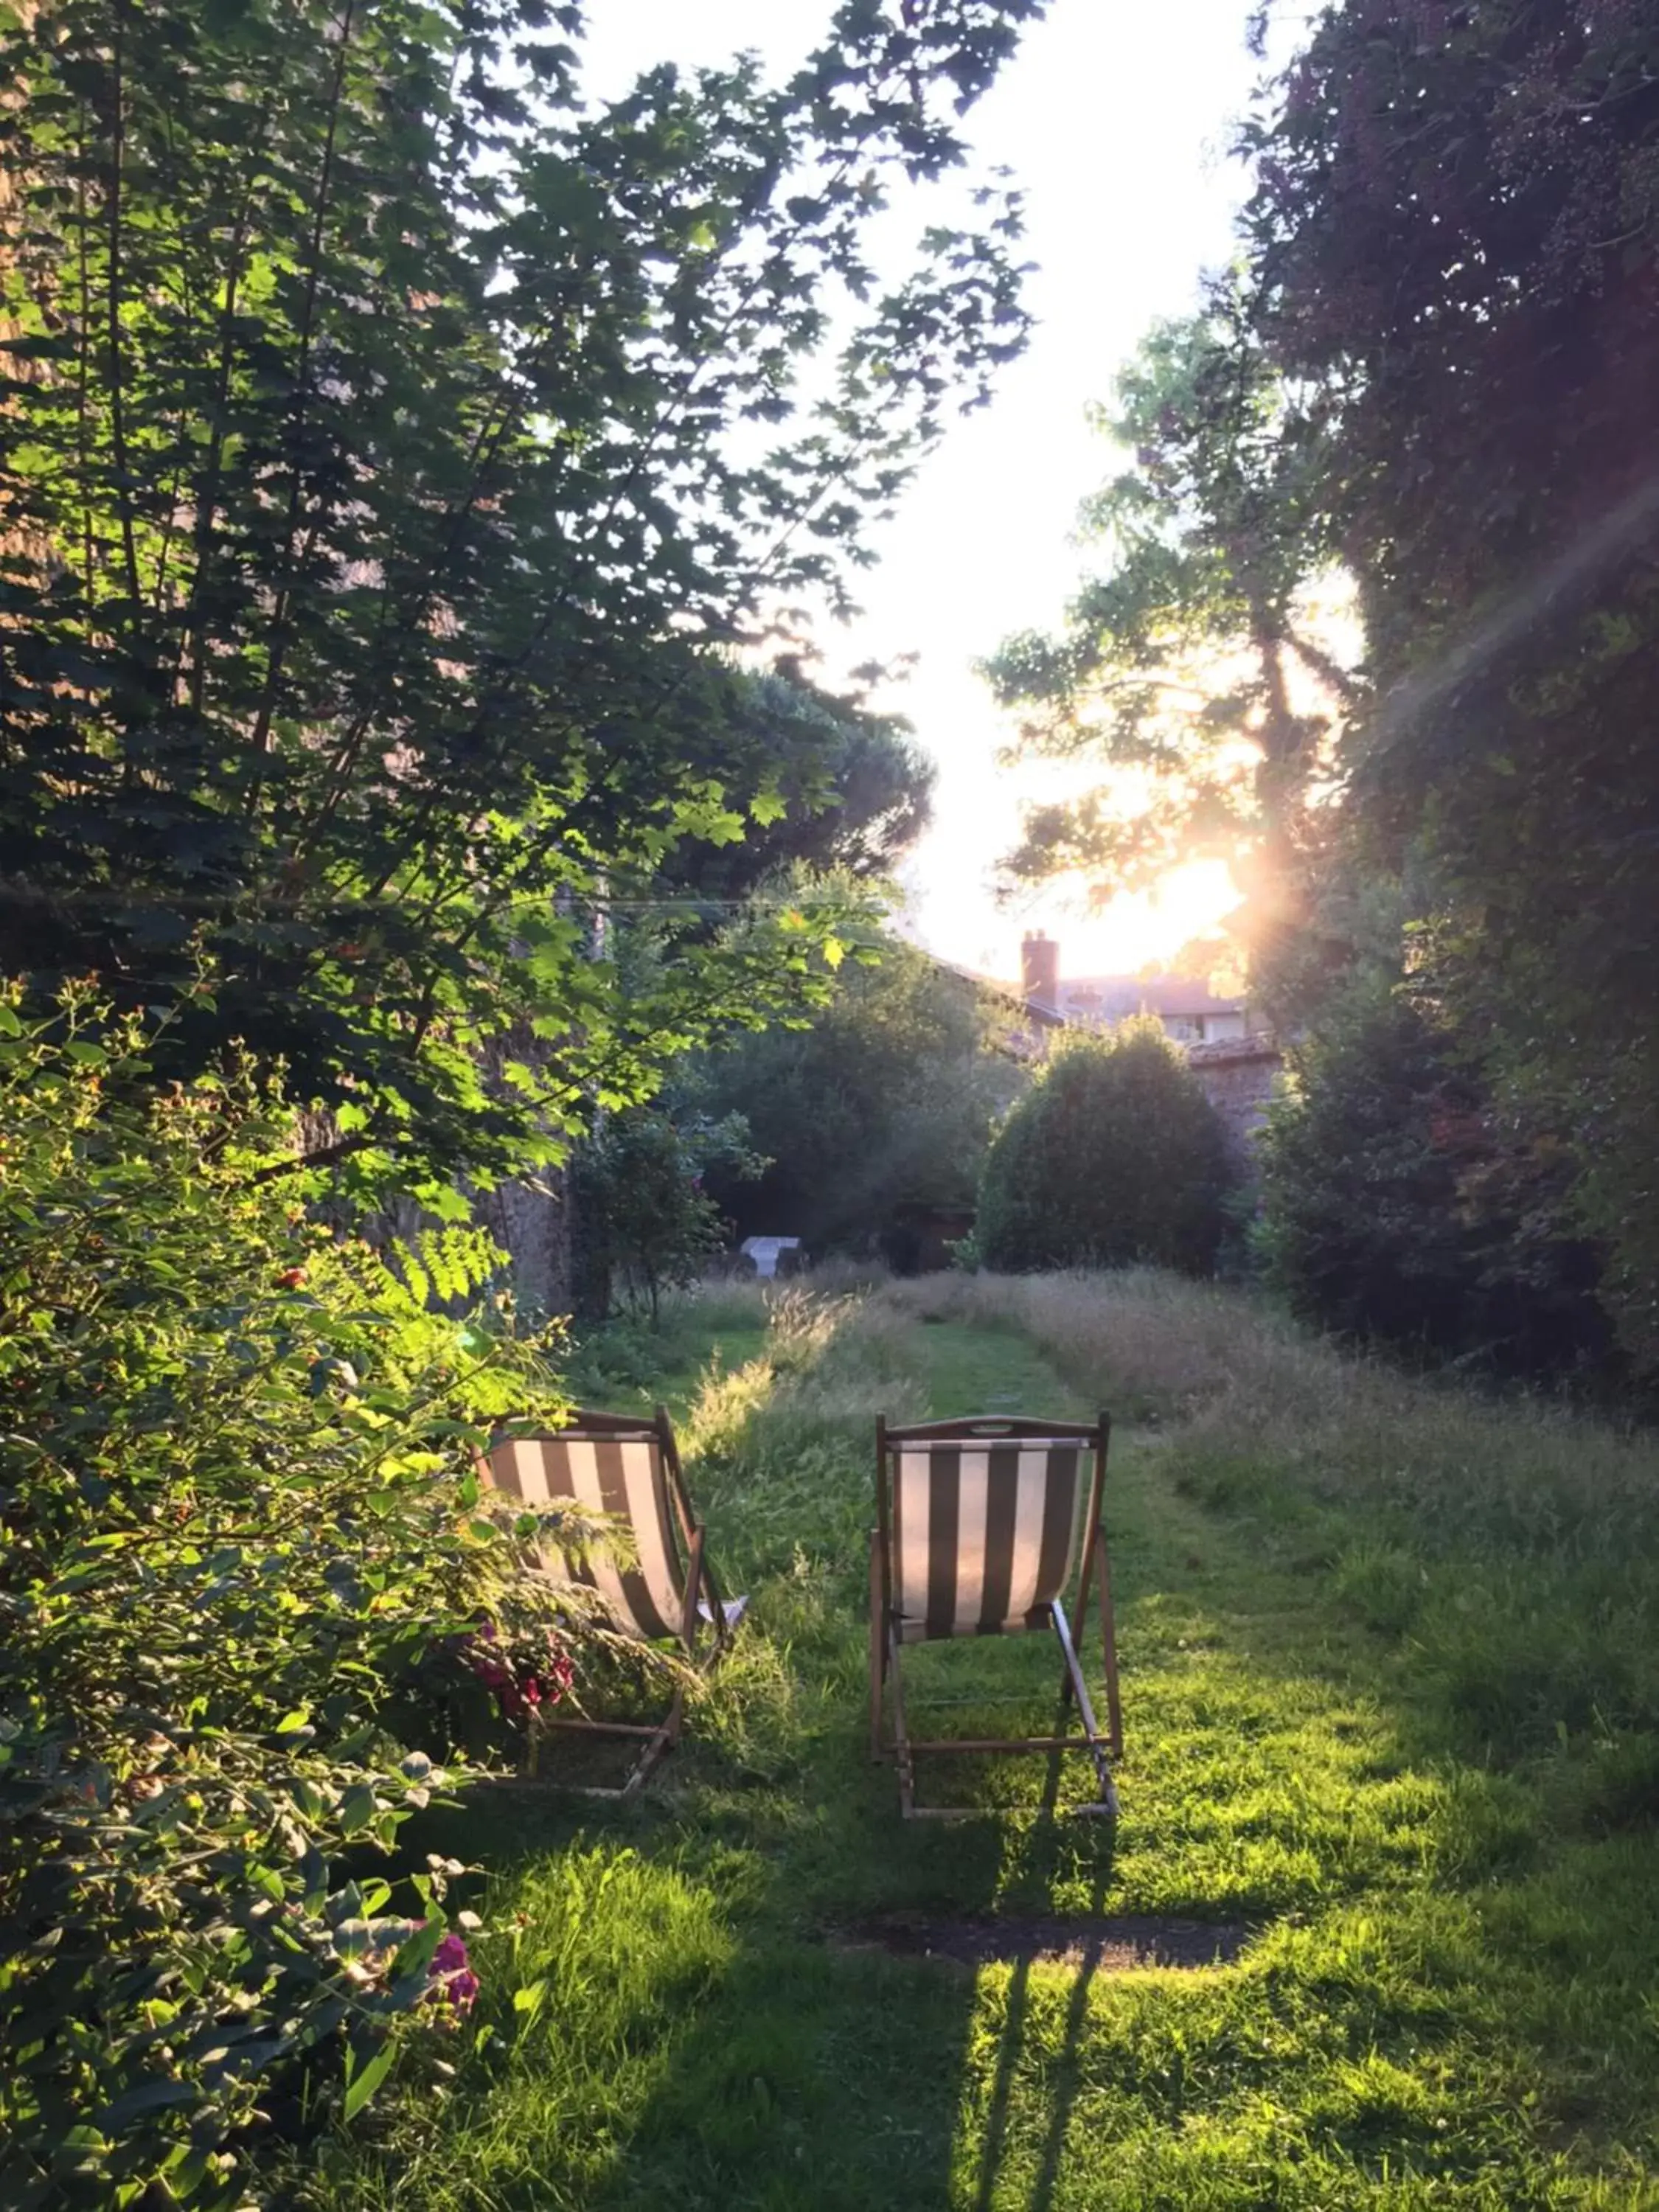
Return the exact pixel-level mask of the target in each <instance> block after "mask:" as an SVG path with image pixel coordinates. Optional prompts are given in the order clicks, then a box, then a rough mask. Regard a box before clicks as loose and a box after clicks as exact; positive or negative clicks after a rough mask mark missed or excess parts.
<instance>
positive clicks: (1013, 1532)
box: [893, 1437, 1085, 1644]
mask: <svg viewBox="0 0 1659 2212" xmlns="http://www.w3.org/2000/svg"><path fill="white" fill-rule="evenodd" d="M1084 1459H1085V1451H1084V1448H1083V1447H1082V1446H1080V1445H1079V1443H1076V1442H1075V1441H1074V1440H1062V1439H1060V1438H1057V1437H1056V1438H1044V1437H1022V1438H1020V1439H1019V1440H1018V1442H1014V1441H1012V1440H1010V1441H1009V1442H1008V1443H984V1444H980V1443H943V1442H940V1443H903V1444H901V1445H899V1446H898V1447H897V1448H896V1449H895V1451H894V1454H893V1460H894V1468H893V1608H894V1612H895V1613H896V1615H897V1624H898V1631H899V1635H900V1637H901V1638H902V1641H903V1642H905V1643H907V1644H923V1643H931V1642H933V1641H934V1640H935V1639H936V1638H940V1637H949V1636H1002V1635H1006V1634H1007V1633H1009V1632H1010V1631H1017V1630H1019V1629H1024V1628H1038V1627H1042V1626H1046V1625H1047V1623H1048V1618H1049V1613H1048V1608H1049V1607H1051V1606H1052V1605H1053V1604H1054V1601H1055V1600H1056V1599H1057V1598H1059V1597H1060V1594H1061V1592H1062V1591H1063V1590H1064V1589H1065V1588H1066V1583H1067V1582H1068V1581H1069V1579H1070V1577H1071V1575H1072V1571H1073V1567H1074V1565H1075V1564H1076V1553H1077V1529H1078V1522H1079V1514H1078V1487H1079V1482H1080V1480H1081V1479H1082V1474H1083V1466H1084Z"/></svg>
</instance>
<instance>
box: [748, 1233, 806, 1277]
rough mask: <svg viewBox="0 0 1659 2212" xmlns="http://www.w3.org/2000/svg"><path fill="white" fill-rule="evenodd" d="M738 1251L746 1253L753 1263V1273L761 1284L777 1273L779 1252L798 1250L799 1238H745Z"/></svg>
mask: <svg viewBox="0 0 1659 2212" xmlns="http://www.w3.org/2000/svg"><path fill="white" fill-rule="evenodd" d="M738 1249H740V1250H742V1251H744V1252H746V1253H747V1254H748V1255H749V1257H750V1259H751V1260H752V1261H754V1263H755V1273H757V1275H758V1276H759V1277H760V1279H761V1280H762V1281H763V1282H770V1281H771V1279H773V1277H774V1276H775V1274H776V1273H777V1272H778V1255H779V1253H780V1252H794V1251H798V1250H799V1249H800V1239H799V1237H744V1240H743V1243H742V1244H741V1246H740V1247H739V1248H738Z"/></svg>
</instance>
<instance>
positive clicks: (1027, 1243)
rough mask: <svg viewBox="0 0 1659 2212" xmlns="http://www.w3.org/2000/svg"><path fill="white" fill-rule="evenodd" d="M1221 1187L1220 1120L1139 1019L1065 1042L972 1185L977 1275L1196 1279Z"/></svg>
mask: <svg viewBox="0 0 1659 2212" xmlns="http://www.w3.org/2000/svg"><path fill="white" fill-rule="evenodd" d="M1226 1184H1227V1160H1226V1150H1225V1143H1224V1139H1223V1135H1222V1129H1221V1124H1220V1121H1219V1120H1218V1117H1217V1115H1216V1113H1215V1110H1214V1109H1213V1108H1212V1106H1211V1104H1210V1102H1209V1100H1208V1099H1207V1098H1206V1097H1205V1096H1204V1093H1203V1091H1202V1090H1201V1089H1200V1086H1199V1084H1198V1081H1197V1079H1196V1078H1195V1077H1194V1075H1193V1073H1192V1071H1191V1069H1190V1068H1189V1067H1188V1065H1187V1062H1186V1060H1184V1058H1183V1057H1182V1054H1180V1053H1179V1052H1178V1051H1177V1050H1176V1048H1175V1047H1174V1046H1173V1045H1172V1044H1170V1042H1169V1040H1168V1039H1167V1038H1166V1037H1165V1036H1164V1032H1163V1030H1162V1029H1161V1028H1160V1027H1159V1025H1158V1023H1157V1022H1156V1021H1153V1020H1152V1019H1150V1018H1147V1019H1145V1020H1137V1021H1133V1022H1126V1023H1124V1024H1122V1025H1121V1027H1120V1028H1119V1029H1116V1030H1113V1031H1112V1032H1111V1033H1110V1034H1109V1035H1108V1036H1086V1035H1079V1036H1074V1037H1068V1038H1066V1039H1065V1040H1064V1041H1063V1042H1061V1043H1060V1044H1059V1045H1058V1046H1057V1047H1056V1048H1055V1049H1054V1052H1053V1053H1052V1054H1050V1057H1049V1059H1048V1063H1047V1065H1046V1066H1044V1068H1043V1069H1042V1073H1041V1074H1040V1075H1039V1077H1038V1079H1037V1081H1036V1085H1034V1086H1033V1088H1032V1090H1031V1091H1030V1093H1029V1094H1028V1096H1027V1097H1024V1098H1023V1099H1022V1100H1021V1101H1020V1103H1019V1104H1018V1105H1017V1106H1016V1107H1015V1108H1014V1110H1013V1112H1012V1114H1010V1115H1009V1116H1008V1118H1007V1120H1006V1121H1005V1122H1004V1123H1003V1125H1002V1127H1001V1129H1000V1132H999V1133H998V1135H997V1137H996V1139H995V1142H994V1144H993V1146H992V1148H991V1152H990V1157H989V1158H988V1159H987V1162H986V1166H985V1174H984V1177H983V1180H982V1181H981V1185H980V1196H979V1219H978V1224H977V1226H976V1229H975V1243H977V1246H978V1249H979V1254H980V1257H981V1260H982V1261H983V1262H984V1264H985V1265H986V1266H987V1267H999V1268H1006V1269H1008V1270H1011V1271H1013V1272H1016V1273H1026V1272H1030V1271H1034V1270H1036V1269H1039V1268H1044V1267H1129V1266H1133V1265H1134V1264H1136V1263H1137V1262H1146V1263H1149V1264H1152V1265H1156V1266H1159V1267H1178V1268H1180V1269H1182V1271H1183V1272H1185V1273H1189V1274H1203V1273H1206V1272H1207V1271H1208V1270H1209V1269H1210V1268H1211V1267H1212V1266H1213V1264H1214V1261H1215V1255H1216V1248H1217V1246H1218V1243H1220V1241H1221V1232H1222V1227H1223V1215H1222V1206H1221V1201H1222V1197H1223V1194H1224V1193H1225V1188H1226Z"/></svg>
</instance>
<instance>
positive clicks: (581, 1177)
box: [575, 1106, 765, 1326]
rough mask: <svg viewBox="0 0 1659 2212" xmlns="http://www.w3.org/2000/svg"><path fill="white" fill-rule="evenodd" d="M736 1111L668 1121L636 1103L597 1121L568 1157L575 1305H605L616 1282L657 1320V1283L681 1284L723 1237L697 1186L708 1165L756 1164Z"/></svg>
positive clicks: (721, 1224) (739, 1174)
mask: <svg viewBox="0 0 1659 2212" xmlns="http://www.w3.org/2000/svg"><path fill="white" fill-rule="evenodd" d="M748 1139H749V1131H748V1127H747V1126H746V1124H745V1123H744V1120H743V1117H742V1115H737V1114H732V1115H726V1118H725V1119H724V1120H723V1121H708V1120H706V1119H703V1118H701V1117H698V1116H695V1115H688V1116H685V1117H684V1118H682V1119H681V1120H678V1121H677V1120H676V1119H675V1118H674V1117H673V1116H672V1115H669V1114H666V1113H665V1112H663V1111H662V1109H660V1108H659V1107H654V1106H635V1107H632V1108H629V1109H627V1110H626V1111H624V1112H623V1113H619V1114H616V1115H612V1116H611V1118H610V1119H609V1120H608V1121H605V1122H602V1123H601V1124H600V1126H599V1128H598V1129H596V1130H595V1131H594V1133H593V1134H592V1136H591V1137H590V1138H589V1139H587V1141H586V1143H585V1144H584V1145H583V1146H582V1148H581V1150H580V1153H579V1154H578V1156H577V1160H576V1172H575V1189H576V1202H577V1218H578V1221H579V1223H580V1231H581V1246H582V1251H581V1258H582V1273H583V1276H584V1279H585V1281H584V1290H583V1298H582V1303H583V1304H584V1305H585V1306H586V1308H588V1309H589V1310H592V1311H593V1312H596V1313H599V1314H601V1315H603V1314H605V1313H606V1312H608V1311H609V1310H610V1306H611V1298H612V1296H613V1294H614V1293H615V1292H616V1291H618V1290H620V1291H621V1292H622V1294H623V1297H624V1299H625V1300H626V1301H627V1304H628V1305H629V1308H630V1309H632V1310H639V1309H641V1307H643V1308H644V1309H645V1310H648V1312H649V1314H650V1316H651V1320H652V1322H653V1326H654V1324H655V1323H656V1322H657V1320H658V1318H659V1311H660V1308H661V1301H662V1294H663V1292H664V1291H665V1290H684V1289H686V1288H688V1287H689V1286H690V1285H691V1284H692V1283H695V1282H696V1279H697V1278H698V1276H699V1275H700V1274H701V1273H702V1269H703V1268H704V1267H706V1266H707V1264H708V1261H710V1260H711V1259H712V1258H713V1257H714V1254H715V1253H716V1252H718V1251H719V1250H720V1247H721V1246H722V1245H723V1244H724V1243H725V1242H726V1221H725V1217H724V1215H723V1214H722V1213H721V1212H720V1207H719V1206H717V1205H716V1204H715V1202H714V1200H713V1199H712V1198H711V1197H710V1196H709V1195H708V1192H707V1191H705V1189H704V1188H703V1177H704V1176H705V1175H706V1174H707V1173H708V1171H709V1170H710V1169H712V1168H715V1167H719V1168H720V1169H722V1170H724V1171H725V1173H726V1176H728V1178H731V1179H733V1180H736V1181H738V1182H742V1181H744V1180H745V1179H747V1178H750V1177H752V1176H757V1175H758V1174H759V1172H760V1170H761V1169H762V1168H763V1165H764V1164H765V1163H764V1162H763V1160H761V1159H759V1158H757V1156H756V1154H755V1153H754V1152H752V1151H751V1150H750V1146H749V1141H748Z"/></svg>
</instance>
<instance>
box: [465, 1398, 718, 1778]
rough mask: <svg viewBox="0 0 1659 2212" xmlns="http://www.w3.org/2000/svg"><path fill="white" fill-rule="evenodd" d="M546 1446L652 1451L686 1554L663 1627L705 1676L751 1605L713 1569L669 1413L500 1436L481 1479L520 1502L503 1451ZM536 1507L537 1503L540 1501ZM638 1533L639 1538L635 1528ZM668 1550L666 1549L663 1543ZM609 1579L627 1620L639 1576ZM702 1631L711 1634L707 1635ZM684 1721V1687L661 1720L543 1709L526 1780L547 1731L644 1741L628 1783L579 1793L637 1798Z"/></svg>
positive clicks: (535, 1718)
mask: <svg viewBox="0 0 1659 2212" xmlns="http://www.w3.org/2000/svg"><path fill="white" fill-rule="evenodd" d="M541 1443H553V1444H558V1445H567V1444H572V1443H594V1444H629V1443H646V1444H649V1445H651V1446H652V1447H653V1459H652V1462H651V1467H652V1480H653V1488H655V1489H658V1490H659V1491H660V1492H663V1493H664V1495H662V1496H661V1497H659V1498H658V1500H657V1503H658V1506H659V1511H661V1509H662V1507H663V1506H664V1505H666V1506H668V1507H669V1508H671V1516H670V1515H669V1514H667V1513H665V1514H664V1515H663V1522H664V1525H665V1527H668V1528H671V1529H672V1531H673V1532H675V1533H677V1534H678V1539H679V1544H680V1546H681V1547H683V1556H682V1557H679V1558H675V1557H673V1556H672V1553H671V1551H670V1552H669V1566H670V1571H678V1573H679V1575H680V1577H681V1588H680V1590H679V1593H678V1605H677V1606H676V1607H674V1608H673V1613H674V1617H673V1618H671V1619H667V1620H665V1622H664V1625H665V1627H666V1629H667V1631H668V1632H669V1633H670V1634H671V1635H672V1636H674V1637H675V1638H677V1639H678V1643H679V1644H680V1647H681V1650H682V1651H683V1653H684V1657H685V1658H686V1660H687V1661H688V1662H689V1663H690V1665H691V1666H693V1667H694V1668H696V1670H697V1672H698V1673H699V1674H708V1672H709V1670H710V1669H711V1668H713V1667H714V1665H715V1664H716V1663H717V1662H718V1661H719V1660H720V1656H721V1654H722V1653H723V1652H724V1650H725V1649H726V1645H727V1644H728V1643H729V1642H730V1641H731V1637H732V1630H733V1629H734V1628H735V1627H736V1626H737V1623H738V1620H739V1619H740V1618H741V1616H742V1613H743V1609H744V1605H745V1604H746V1602H747V1601H746V1600H745V1599H743V1598H736V1599H732V1600H730V1601H727V1600H723V1599H722V1598H721V1596H720V1586H719V1584H718V1583H716V1581H715V1579H714V1569H713V1568H712V1567H711V1566H710V1565H709V1564H708V1558H707V1556H706V1553H705V1547H704V1541H703V1529H702V1522H700V1521H699V1520H698V1519H697V1517H696V1512H695V1511H694V1510H693V1508H692V1504H691V1498H690V1492H688V1491H687V1489H686V1486H685V1476H684V1472H683V1470H682V1468H681V1467H680V1455H679V1447H678V1444H677V1443H675V1441H674V1431H673V1425H672V1424H671V1422H670V1420H669V1418H668V1414H667V1412H666V1411H665V1408H664V1407H661V1406H659V1407H657V1409H656V1412H655V1413H654V1414H653V1415H649V1416H647V1415H646V1414H643V1413H599V1412H596V1411H593V1410H592V1409H586V1408H584V1409H579V1410H578V1411H576V1412H574V1413H572V1415H571V1417H570V1419H569V1420H568V1422H567V1423H566V1424H565V1425H564V1426H563V1427H562V1428H561V1429H557V1430H552V1431H548V1433H547V1434H546V1435H545V1436H544V1437H507V1438H503V1439H502V1440H501V1443H498V1444H497V1445H496V1446H495V1448H494V1449H493V1450H492V1451H491V1453H490V1455H489V1458H488V1459H487V1460H485V1461H484V1462H483V1465H482V1466H481V1468H480V1470H479V1472H480V1475H481V1478H482V1479H483V1480H484V1481H485V1482H487V1483H489V1484H490V1485H491V1486H492V1487H495V1488H497V1489H500V1490H502V1491H503V1492H505V1493H506V1494H507V1495H512V1496H517V1497H520V1498H523V1496H524V1493H523V1492H522V1490H521V1489H520V1488H519V1486H518V1485H517V1483H516V1482H515V1483H514V1484H513V1485H512V1486H508V1485H505V1484H500V1483H497V1482H496V1481H495V1470H494V1468H493V1465H492V1462H494V1461H495V1459H496V1457H497V1456H498V1455H500V1454H501V1452H503V1451H507V1450H512V1449H514V1448H515V1447H519V1446H522V1445H526V1444H532V1445H533V1444H541ZM548 1494H549V1495H551V1496H564V1495H567V1494H568V1493H567V1492H552V1491H550V1492H549V1493H548ZM526 1502H529V1501H526ZM535 1502H536V1503H539V1502H540V1500H539V1499H537V1500H536V1501H535ZM637 1534H638V1531H637V1530H635V1535H636V1537H637ZM666 1550H669V1547H667V1545H666V1544H665V1551H666ZM583 1579H584V1580H586V1581H589V1582H592V1580H594V1577H593V1576H592V1572H591V1571H590V1572H589V1573H588V1574H586V1575H585V1576H584V1577H583ZM610 1579H611V1582H612V1583H613V1589H615V1590H616V1591H617V1595H613V1596H612V1600H611V1604H612V1610H613V1612H615V1613H617V1614H618V1615H619V1616H624V1615H626V1614H627V1613H628V1612H629V1607H628V1606H627V1605H626V1603H625V1602H619V1601H618V1597H619V1596H622V1595H625V1592H626V1589H627V1585H628V1583H629V1582H630V1581H632V1580H633V1579H634V1577H632V1575H630V1574H628V1573H623V1574H620V1575H614V1576H612V1577H610ZM652 1609H653V1613H655V1612H656V1611H657V1608H656V1607H655V1606H654V1604H653V1608H652ZM658 1617H659V1618H662V1615H661V1614H660V1613H659V1615H658ZM621 1625H622V1626H623V1628H624V1629H625V1630H627V1631H629V1632H633V1633H634V1634H636V1635H639V1636H640V1637H641V1638H644V1639H645V1640H650V1639H649V1638H647V1635H646V1629H645V1626H643V1625H642V1624H641V1620H639V1619H638V1618H637V1617H635V1618H623V1619H622V1620H621ZM653 1626H654V1624H653ZM705 1631H706V1632H707V1633H706V1635H705V1634H704V1633H703V1632H705ZM684 1719H685V1691H684V1686H678V1687H677V1688H676V1689H675V1691H674V1694H673V1697H672V1698H671V1700H670V1703H669V1706H668V1710H667V1711H666V1712H665V1714H664V1715H663V1716H662V1717H661V1719H660V1720H657V1721H650V1722H640V1721H606V1720H590V1719H586V1718H585V1717H578V1716H575V1715H568V1714H559V1713H546V1712H543V1711H539V1710H538V1711H537V1712H536V1713H535V1714H533V1715H532V1719H531V1723H530V1732H529V1733H530V1741H529V1747H528V1753H527V1760H526V1766H527V1776H528V1778H529V1779H531V1780H535V1779H538V1764H539V1759H540V1753H541V1749H542V1745H543V1740H544V1737H545V1736H547V1735H550V1734H555V1733H568V1734H571V1735H599V1736H607V1735H608V1736H617V1737H623V1738H628V1737H633V1738H636V1739H638V1740H639V1741H640V1756H639V1758H638V1759H637V1760H636V1761H635V1765H634V1767H633V1769H632V1771H631V1772H630V1773H629V1777H628V1779H627V1780H626V1781H625V1782H624V1783H623V1784H621V1785H620V1786H619V1787H617V1788H611V1789H601V1788H598V1787H595V1786H589V1787H586V1788H584V1789H580V1790H579V1791H578V1794H579V1795H580V1796H588V1797H609V1798H629V1797H632V1796H635V1795H636V1794H637V1792H638V1791H639V1790H641V1789H642V1788H643V1787H644V1785H645V1784H646V1783H647V1781H648V1780H649V1779H650V1777H651V1775H652V1773H653V1771H655V1769H656V1767H657V1766H658V1765H659V1763H660V1762H661V1760H662V1759H663V1758H664V1757H665V1754H666V1753H668V1752H670V1751H671V1750H672V1748H673V1747H674V1746H675V1745H676V1744H677V1743H678V1741H679V1739H680V1733H681V1730H682V1728H683V1726H684Z"/></svg>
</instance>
